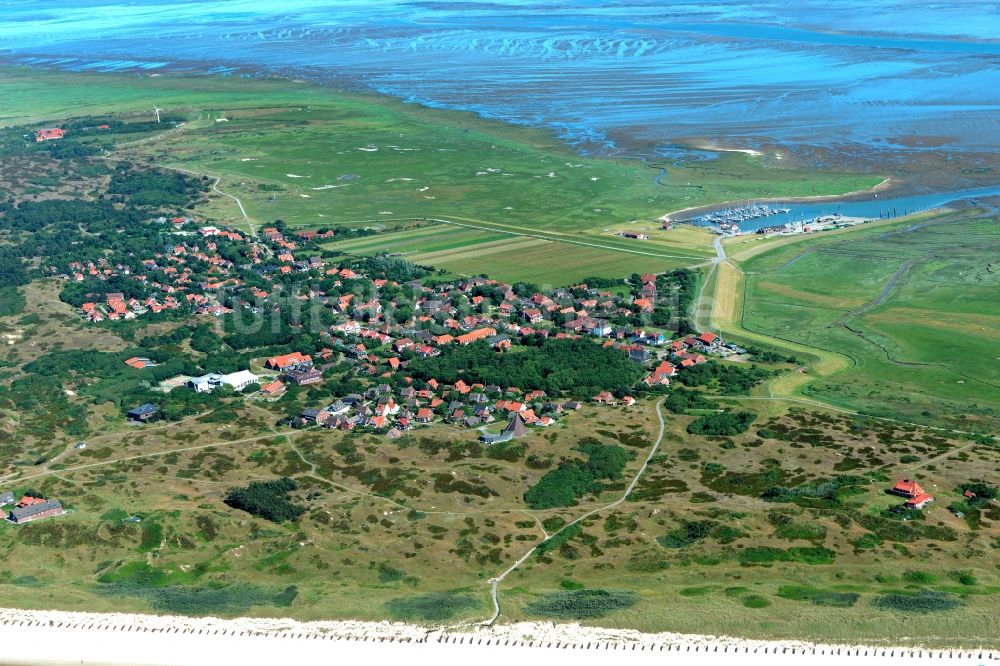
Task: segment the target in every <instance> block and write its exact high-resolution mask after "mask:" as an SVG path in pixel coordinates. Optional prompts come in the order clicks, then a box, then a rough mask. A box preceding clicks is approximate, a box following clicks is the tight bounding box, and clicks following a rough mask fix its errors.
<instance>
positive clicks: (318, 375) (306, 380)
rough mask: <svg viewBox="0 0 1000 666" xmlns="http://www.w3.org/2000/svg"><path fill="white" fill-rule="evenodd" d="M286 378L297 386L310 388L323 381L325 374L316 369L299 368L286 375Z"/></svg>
mask: <svg viewBox="0 0 1000 666" xmlns="http://www.w3.org/2000/svg"><path fill="white" fill-rule="evenodd" d="M285 377H286V378H287V379H288V380H289V381H291V382H293V383H294V384H295V385H296V386H308V385H309V384H316V383H317V382H321V381H323V373H322V372H320V371H319V370H317V369H316V368H310V367H301V366H297V367H296V368H295V369H294V370H289V371H288V372H286V373H285Z"/></svg>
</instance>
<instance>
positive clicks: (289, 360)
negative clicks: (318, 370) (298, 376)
mask: <svg viewBox="0 0 1000 666" xmlns="http://www.w3.org/2000/svg"><path fill="white" fill-rule="evenodd" d="M310 364H312V357H311V356H308V355H306V354H303V353H302V352H293V353H291V354H285V355H284V356H272V357H271V358H269V359H267V362H266V363H264V367H266V368H270V369H271V370H290V369H292V368H297V367H299V366H300V365H310Z"/></svg>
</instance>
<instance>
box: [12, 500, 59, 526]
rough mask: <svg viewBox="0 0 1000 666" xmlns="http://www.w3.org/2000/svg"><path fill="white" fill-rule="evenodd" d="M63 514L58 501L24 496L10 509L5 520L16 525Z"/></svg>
mask: <svg viewBox="0 0 1000 666" xmlns="http://www.w3.org/2000/svg"><path fill="white" fill-rule="evenodd" d="M63 513H65V510H64V509H63V506H62V504H60V503H59V500H47V499H43V498H41V497H29V496H28V495H25V496H24V497H22V498H21V501H19V502H18V503H17V506H16V507H14V508H13V509H11V511H10V513H9V514H8V516H7V520H9V521H10V522H12V523H16V524H18V525H20V524H23V523H29V522H31V521H33V520H40V519H42V518H49V517H50V516H58V515H61V514H63Z"/></svg>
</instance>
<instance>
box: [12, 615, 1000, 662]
mask: <svg viewBox="0 0 1000 666" xmlns="http://www.w3.org/2000/svg"><path fill="white" fill-rule="evenodd" d="M0 617H2V619H0V665H7V664H11V665H12V664H24V665H27V664H45V665H49V666H52V665H56V664H71V663H72V664H136V665H139V664H141V665H145V666H168V665H169V666H173V665H184V666H188V665H201V664H220V663H240V664H241V665H242V666H252V665H254V664H268V665H272V664H274V663H276V660H283V659H284V660H287V659H288V658H289V657H293V658H294V659H295V661H296V662H297V663H302V664H313V663H324V662H328V661H333V660H337V661H348V660H352V659H355V658H356V659H366V660H373V659H374V660H376V663H389V662H390V660H396V659H399V660H403V659H406V660H417V661H418V663H431V662H433V663H436V664H451V663H455V664H458V663H463V664H468V663H471V660H475V663H477V664H500V663H504V664H507V663H510V661H511V660H512V659H516V660H518V662H520V663H522V664H534V663H543V662H544V663H551V661H552V659H553V658H554V657H558V654H559V653H563V654H565V653H568V652H572V657H571V658H572V659H573V661H574V663H575V664H581V665H589V664H606V663H607V660H608V658H609V657H610V658H612V659H614V658H622V657H624V656H625V655H624V654H623V653H626V652H627V653H628V657H627V658H628V659H629V661H630V662H634V663H639V664H644V663H650V664H652V663H664V661H669V662H670V663H672V664H688V663H690V664H715V663H720V662H722V661H725V660H727V659H729V658H732V659H734V660H739V662H740V663H741V664H750V665H755V664H763V663H768V664H773V663H775V662H787V663H792V662H797V663H802V662H804V661H806V660H809V661H810V662H823V663H837V662H844V661H854V662H857V661H863V662H864V663H872V664H890V663H899V662H900V661H904V662H905V663H913V664H918V663H923V662H931V661H934V662H937V663H940V662H942V661H948V662H955V661H960V662H962V663H971V664H986V663H1000V652H997V651H985V650H922V649H919V648H898V647H897V648H891V647H870V646H868V647H866V646H845V645H817V644H811V643H805V642H793V641H751V640H743V639H738V638H726V637H715V636H693V635H680V634H667V633H663V634H643V633H639V632H637V631H629V630H620V629H602V628H595V627H583V626H580V625H578V624H553V623H551V622H525V623H515V624H502V625H497V626H495V627H482V626H474V625H473V626H467V627H460V628H451V629H447V630H442V629H428V628H425V627H419V626H416V625H411V624H404V623H393V622H353V621H335V622H334V621H331V622H297V621H294V620H285V619H256V618H243V619H234V620H222V619H218V618H186V617H172V616H154V615H131V614H128V615H126V614H96V613H69V612H60V611H23V610H14V609H4V610H2V611H0ZM609 653H611V654H609Z"/></svg>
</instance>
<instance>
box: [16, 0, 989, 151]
mask: <svg viewBox="0 0 1000 666" xmlns="http://www.w3.org/2000/svg"><path fill="white" fill-rule="evenodd" d="M0 54H7V55H8V56H9V57H13V58H15V59H23V61H25V62H32V63H36V64H41V63H43V62H47V61H53V62H57V63H58V64H59V65H60V66H63V67H68V68H77V69H97V70H109V71H120V70H140V71H156V70H163V69H165V68H186V69H188V70H190V71H201V72H214V73H216V74H226V73H232V72H236V71H239V72H248V71H249V72H279V73H286V74H289V73H291V74H296V75H304V76H310V77H312V78H317V79H324V78H327V79H331V80H333V79H337V80H350V81H353V82H355V83H356V84H358V85H363V86H366V87H368V88H370V89H373V90H376V91H379V92H382V93H386V94H389V95H393V96H396V97H399V98H402V99H405V100H409V101H412V102H419V103H421V104H426V105H429V106H434V107H442V108H451V109H463V110H471V111H475V112H478V113H480V114H482V115H484V116H487V117H492V118H498V119H503V120H507V121H511V122H517V123H525V124H531V125H539V126H544V127H548V128H551V129H552V130H554V131H555V132H556V133H557V134H559V135H560V136H561V137H563V138H564V139H565V140H566V141H567V142H569V143H571V144H573V145H575V146H577V147H578V148H579V149H580V150H582V151H584V152H587V151H590V152H604V153H622V152H625V153H627V152H628V151H630V150H638V148H637V147H639V146H642V147H645V148H644V150H646V151H647V152H646V153H645V155H646V156H650V155H655V154H657V153H660V154H664V151H667V152H669V150H671V148H670V147H671V146H677V145H679V144H690V143H692V142H696V141H700V142H704V143H711V144H719V145H725V146H729V147H738V148H756V147H759V146H761V145H779V146H782V147H784V148H786V149H788V150H789V151H792V152H795V151H796V150H801V151H809V150H815V149H817V148H818V149H822V150H824V151H827V152H831V151H832V152H836V153H839V154H840V155H841V156H844V155H848V156H849V155H852V154H861V152H872V151H875V152H878V151H883V152H886V153H890V152H898V151H920V150H936V151H942V150H943V151H948V152H950V153H953V154H955V155H961V154H968V153H987V154H988V153H996V152H998V151H1000V113H998V112H1000V4H998V3H995V2H985V1H984V2H975V1H971V2H970V1H968V0H966V1H953V2H941V1H938V0H934V1H928V2H910V1H907V2H903V1H901V0H796V1H795V2H789V1H787V0H733V1H720V0H715V1H712V0H679V1H673V2H663V1H662V0H655V1H653V0H564V1H559V2H554V1H547V0H488V1H482V2H453V1H450V0H370V1H364V2H360V1H358V0H324V1H320V0H280V1H279V0H208V1H200V0H181V1H178V2H173V3H171V4H169V5H164V4H163V3H161V2H158V1H153V0H131V1H130V2H128V3H122V2H119V1H117V0H73V1H69V0H13V1H12V0H7V1H6V2H0ZM0 103H2V100H0ZM913 137H932V140H931V141H914V140H913ZM650 147H652V148H650Z"/></svg>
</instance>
